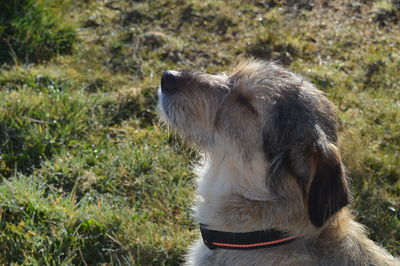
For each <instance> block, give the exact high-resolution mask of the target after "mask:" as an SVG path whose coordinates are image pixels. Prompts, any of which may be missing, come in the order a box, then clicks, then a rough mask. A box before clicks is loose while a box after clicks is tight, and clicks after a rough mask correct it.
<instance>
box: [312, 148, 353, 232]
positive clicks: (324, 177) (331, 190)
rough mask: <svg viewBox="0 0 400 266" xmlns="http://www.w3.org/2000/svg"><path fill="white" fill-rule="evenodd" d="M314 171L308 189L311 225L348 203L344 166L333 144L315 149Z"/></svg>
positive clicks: (348, 195) (320, 223)
mask: <svg viewBox="0 0 400 266" xmlns="http://www.w3.org/2000/svg"><path fill="white" fill-rule="evenodd" d="M316 150H317V151H316V153H315V155H316V156H315V162H316V165H315V173H314V175H313V177H312V181H311V185H310V187H309V190H308V196H307V204H308V216H309V218H310V220H311V222H312V224H313V225H315V226H316V227H321V226H322V225H324V224H325V222H326V221H327V220H328V219H329V217H331V216H332V215H334V214H335V213H336V212H338V211H339V210H340V209H341V208H343V207H344V206H346V205H347V204H349V202H350V191H349V187H348V184H347V180H346V176H345V172H344V167H343V164H342V161H341V158H340V155H339V153H338V150H337V148H336V147H335V145H333V144H331V143H329V144H327V145H324V147H323V148H322V147H320V148H317V149H316Z"/></svg>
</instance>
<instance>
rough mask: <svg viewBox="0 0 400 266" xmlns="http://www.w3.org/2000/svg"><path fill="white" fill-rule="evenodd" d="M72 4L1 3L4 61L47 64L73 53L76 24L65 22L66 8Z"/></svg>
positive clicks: (48, 0) (45, 0) (41, 0)
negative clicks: (56, 56)
mask: <svg viewBox="0 0 400 266" xmlns="http://www.w3.org/2000/svg"><path fill="white" fill-rule="evenodd" d="M68 2H70V1H65V2H64V1H58V0H4V1H1V3H0V10H1V13H0V61H14V62H16V63H20V62H24V63H27V62H29V61H36V62H38V61H45V60H49V59H50V58H51V57H52V56H54V55H56V54H58V53H70V52H71V51H72V46H73V43H74V42H75V40H76V32H75V30H74V28H75V27H74V26H73V25H69V24H67V23H64V21H63V19H62V15H63V14H62V8H66V7H67V3H68Z"/></svg>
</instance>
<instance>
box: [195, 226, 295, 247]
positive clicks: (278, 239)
mask: <svg viewBox="0 0 400 266" xmlns="http://www.w3.org/2000/svg"><path fill="white" fill-rule="evenodd" d="M206 227H207V226H206V225H204V224H200V231H201V236H202V237H203V241H204V244H205V245H206V246H207V247H208V248H209V249H216V248H224V249H256V248H270V247H276V246H281V245H285V244H288V243H290V242H292V241H293V240H295V239H296V238H297V236H288V235H287V233H285V232H282V231H278V230H275V229H268V230H261V231H253V232H246V233H231V232H222V231H215V230H209V229H207V228H206Z"/></svg>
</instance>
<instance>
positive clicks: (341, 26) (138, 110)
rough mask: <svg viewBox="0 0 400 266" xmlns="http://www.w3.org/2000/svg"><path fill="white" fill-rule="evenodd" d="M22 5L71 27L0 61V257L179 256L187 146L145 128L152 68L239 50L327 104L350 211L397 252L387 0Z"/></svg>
mask: <svg viewBox="0 0 400 266" xmlns="http://www.w3.org/2000/svg"><path fill="white" fill-rule="evenodd" d="M30 3H32V4H35V5H40V6H41V8H42V10H46V14H47V16H53V15H54V16H56V17H57V20H56V21H57V23H55V24H54V25H59V26H60V25H63V26H65V27H66V28H69V29H72V31H71V32H76V38H75V39H74V41H73V46H71V47H73V49H70V50H68V52H67V54H63V53H62V52H61V50H57V48H55V50H54V51H56V52H55V53H53V52H52V55H51V56H52V57H51V59H50V57H49V58H47V52H40V51H42V50H40V49H39V50H35V49H36V48H35V49H34V48H33V45H36V44H35V43H33V42H29V43H27V44H24V45H26V46H23V45H21V46H18V48H21V49H24V50H21V51H22V52H21V54H20V55H18V58H24V60H17V61H14V62H13V61H10V60H9V59H4V58H2V59H1V60H2V62H1V63H2V64H3V65H2V67H1V69H0V99H2V100H1V101H0V175H1V181H0V182H1V183H0V263H3V264H12V263H16V264H37V265H42V264H66V265H76V264H81V265H84V264H101V263H111V264H132V265H178V264H180V263H181V262H182V255H183V254H184V251H185V249H186V248H187V247H188V245H189V244H190V243H191V242H192V241H194V239H195V238H196V237H197V236H198V230H197V226H196V224H195V223H194V221H193V220H192V219H191V218H190V213H191V211H190V206H191V203H192V201H193V196H194V193H193V190H194V186H193V178H194V176H193V174H192V173H191V172H190V168H191V164H192V163H193V162H195V161H196V158H197V157H196V154H195V152H194V151H192V150H190V149H188V148H186V147H185V146H184V145H183V144H182V143H181V142H180V141H179V139H176V138H175V137H174V136H171V135H170V134H169V133H168V132H166V131H165V130H164V129H162V128H160V126H159V125H158V121H157V118H156V101H157V99H156V96H155V93H156V88H157V86H158V84H159V78H160V73H162V71H163V70H166V69H180V68H195V69H199V70H204V71H209V72H213V73H216V72H220V71H227V70H229V69H230V68H231V67H232V66H234V65H235V64H236V63H237V62H238V61H240V60H241V59H242V58H247V57H250V56H254V57H260V58H264V59H273V60H277V61H280V62H281V63H282V64H284V65H286V66H288V67H289V68H290V69H292V70H294V71H296V72H299V73H301V74H303V75H304V76H306V77H307V78H308V79H310V80H311V81H312V82H313V83H314V84H315V85H316V86H318V87H319V88H320V89H322V90H323V91H325V92H326V94H327V95H328V97H329V98H330V99H331V100H332V101H333V102H334V103H335V105H336V106H337V107H338V109H339V111H340V118H341V132H340V134H341V149H342V154H343V157H344V160H345V164H346V166H347V169H348V172H349V174H350V176H351V178H352V184H353V185H352V190H353V194H354V202H353V208H354V209H355V211H356V213H357V219H358V220H359V221H360V222H362V223H364V224H365V225H367V226H368V228H369V232H370V236H371V238H372V239H374V240H375V241H377V242H378V243H380V244H381V245H383V246H384V247H386V248H387V249H388V250H389V251H391V252H392V253H393V254H397V255H400V253H399V250H400V242H399V239H400V235H399V232H400V211H399V210H400V201H399V198H400V197H399V196H400V181H399V180H400V178H399V177H400V170H399V169H400V168H399V165H400V159H399V153H398V151H399V146H400V126H399V123H398V121H400V106H399V104H398V99H399V98H400V91H399V90H398V88H399V86H400V73H399V71H400V65H399V62H400V60H399V59H400V53H399V51H398V49H397V47H399V46H400V40H399V39H398V38H397V36H399V34H400V29H399V28H398V25H397V24H396V23H397V21H398V18H399V16H398V14H399V12H400V6H399V3H398V1H396V0H392V1H389V0H387V1H370V2H365V1H361V2H357V3H356V2H351V1H344V0H335V1H330V2H324V1H319V2H317V1H315V2H313V1H311V0H304V1H265V2H264V4H261V3H259V2H257V1H249V2H246V3H243V2H242V1H231V2H230V5H226V3H225V2H223V1H218V0H209V1H203V2H200V1H184V2H182V1H178V0H176V1H175V0H159V1H138V2H133V1H123V0H117V1H111V2H104V1H96V0H89V1H67V2H65V4H62V5H58V6H57V8H56V7H55V6H54V3H57V2H55V1H39V0H37V1H33V0H32V1H30ZM1 21H2V22H1V24H0V28H4V25H8V24H5V23H4V21H3V20H1ZM38 21H39V20H38ZM37 23H39V22H37ZM35 25H36V24H35ZM54 32H57V31H54ZM46 38H47V37H46ZM53 38H54V40H57V37H54V36H53V37H52V36H50V37H49V41H51V40H53ZM22 39H23V38H21V40H22ZM31 45H32V46H31ZM38 45H43V44H38ZM44 55H46V56H45V57H46V60H41V59H40V60H37V59H36V58H40V57H42V56H44ZM25 59H26V60H25ZM49 59H50V60H49Z"/></svg>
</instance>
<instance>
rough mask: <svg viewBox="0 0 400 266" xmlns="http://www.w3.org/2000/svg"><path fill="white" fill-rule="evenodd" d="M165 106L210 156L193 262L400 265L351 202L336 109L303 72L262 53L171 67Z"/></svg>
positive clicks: (170, 118) (162, 98)
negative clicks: (217, 65) (214, 64)
mask: <svg viewBox="0 0 400 266" xmlns="http://www.w3.org/2000/svg"><path fill="white" fill-rule="evenodd" d="M159 113H160V117H161V119H162V120H164V121H165V122H166V124H168V125H169V126H170V128H172V129H173V130H175V131H176V132H177V133H178V134H180V135H181V136H183V137H184V138H185V139H186V140H188V141H189V142H191V143H194V144H195V145H196V146H198V147H199V148H200V150H201V151H202V153H203V155H204V156H203V157H204V159H203V161H202V162H201V163H200V166H199V167H198V168H197V169H196V173H197V176H198V188H197V199H196V206H195V207H194V218H195V220H196V221H197V222H198V223H199V224H200V225H201V233H202V239H199V240H198V241H197V243H196V244H194V245H193V246H192V247H191V248H190V251H189V252H188V254H187V255H186V257H185V259H186V260H185V263H186V265H230V266H233V265H400V261H399V260H398V259H396V258H394V257H393V256H392V255H391V254H389V253H388V252H387V251H386V250H384V249H383V248H381V247H379V246H378V245H377V244H375V243H374V242H373V241H372V240H370V239H369V238H368V237H367V236H366V232H365V228H364V227H363V226H362V225H361V224H359V223H357V222H356V221H355V220H354V218H353V216H352V214H351V211H350V209H349V208H348V207H347V205H348V204H349V202H350V200H351V195H350V190H349V185H348V180H347V177H346V171H345V168H344V166H343V163H342V160H341V157H340V153H339V150H338V119H337V114H336V111H335V108H334V106H333V105H332V103H331V102H330V101H329V100H328V99H327V98H326V97H325V96H324V94H323V93H322V92H321V91H320V90H318V89H317V88H315V87H314V86H313V85H312V84H311V83H310V82H308V81H307V80H305V79H304V78H303V77H301V76H299V75H297V74H294V73H292V72H291V71H289V70H287V69H285V68H283V67H281V66H279V65H277V64H275V63H273V62H265V61H258V60H249V61H247V62H244V63H242V64H240V65H239V66H238V67H236V68H235V70H233V72H232V73H231V74H230V75H226V74H221V75H210V74H206V73H202V72H199V71H192V70H183V71H172V70H169V71H165V72H164V73H163V74H162V78H161V86H160V88H159Z"/></svg>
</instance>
